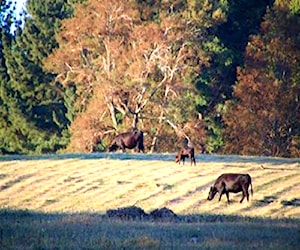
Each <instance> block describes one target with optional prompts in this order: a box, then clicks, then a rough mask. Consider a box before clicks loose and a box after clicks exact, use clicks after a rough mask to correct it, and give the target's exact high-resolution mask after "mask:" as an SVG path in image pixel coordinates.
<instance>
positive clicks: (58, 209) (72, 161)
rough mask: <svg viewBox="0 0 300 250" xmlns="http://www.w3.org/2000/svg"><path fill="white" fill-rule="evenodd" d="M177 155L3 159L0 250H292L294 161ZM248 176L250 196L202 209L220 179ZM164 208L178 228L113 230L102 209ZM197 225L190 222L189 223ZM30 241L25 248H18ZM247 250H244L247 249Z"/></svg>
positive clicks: (297, 200) (297, 237)
mask: <svg viewBox="0 0 300 250" xmlns="http://www.w3.org/2000/svg"><path fill="white" fill-rule="evenodd" d="M174 157H175V156H174V154H165V155H147V154H144V155H137V154H129V153H128V154H118V153H115V154H89V155H50V156H37V157H34V156H31V157H29V156H27V157H21V156H15V157H2V158H0V209H1V210H0V223H1V224H0V248H2V247H4V248H3V249H53V248H55V249H182V248H183V247H185V248H191V249H242V248H245V246H248V247H246V249H247V248H252V249H283V248H284V249H298V247H299V243H300V226H299V223H300V165H299V159H282V158H259V157H239V156H218V155H197V157H196V161H197V166H191V165H190V163H189V162H186V164H185V165H184V166H183V165H178V164H175V162H174ZM226 172H227V173H228V172H238V173H249V174H250V175H251V177H252V182H253V189H254V196H253V197H250V202H249V203H248V202H247V201H244V203H243V204H240V203H239V200H240V198H241V193H240V194H231V195H230V199H231V201H232V202H231V204H229V205H228V204H227V202H226V197H225V196H224V197H222V200H221V202H218V201H217V197H216V198H215V200H213V201H208V200H207V195H208V191H209V187H210V186H211V185H212V183H213V182H214V180H215V179H216V178H217V177H218V176H219V175H220V174H221V173H226ZM132 205H135V206H138V207H140V208H142V209H143V210H144V211H145V212H150V211H152V210H154V209H157V208H162V207H167V208H169V209H171V210H172V211H173V212H175V213H176V214H177V215H180V216H181V217H182V218H183V221H182V222H180V223H171V222H168V223H167V222H151V221H118V220H111V219H107V218H105V217H103V215H104V214H105V213H106V211H107V210H108V209H115V208H119V207H127V206H132ZM191 218H193V219H191ZM24 239H26V240H24ZM245 244H246V245H245Z"/></svg>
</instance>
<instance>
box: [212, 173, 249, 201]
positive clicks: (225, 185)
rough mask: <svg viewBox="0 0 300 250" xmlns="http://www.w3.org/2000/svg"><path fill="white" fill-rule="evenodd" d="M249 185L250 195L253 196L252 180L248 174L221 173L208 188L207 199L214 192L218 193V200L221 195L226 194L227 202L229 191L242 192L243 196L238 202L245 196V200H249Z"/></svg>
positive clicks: (213, 195) (213, 194)
mask: <svg viewBox="0 0 300 250" xmlns="http://www.w3.org/2000/svg"><path fill="white" fill-rule="evenodd" d="M249 186H251V195H252V196H253V189H252V182H251V177H250V175H249V174H222V175H220V176H219V177H218V179H217V180H216V181H215V184H214V185H213V186H212V187H211V188H210V191H209V194H208V198H207V199H208V200H212V199H213V198H214V197H215V195H216V193H219V194H220V197H219V201H220V200H221V197H222V195H223V194H226V197H227V202H228V203H229V193H239V192H243V197H242V199H241V201H240V203H242V202H243V200H244V198H245V197H247V201H249V192H248V188H249Z"/></svg>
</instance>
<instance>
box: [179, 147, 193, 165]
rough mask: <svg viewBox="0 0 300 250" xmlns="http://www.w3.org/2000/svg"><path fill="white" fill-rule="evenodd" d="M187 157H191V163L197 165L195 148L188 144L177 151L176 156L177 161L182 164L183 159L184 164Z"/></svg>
mask: <svg viewBox="0 0 300 250" xmlns="http://www.w3.org/2000/svg"><path fill="white" fill-rule="evenodd" d="M185 158H190V159H191V165H193V163H194V165H195V166H196V160H195V149H194V148H193V147H188V146H186V147H184V148H182V149H180V151H179V152H178V153H177V155H176V157H175V162H176V163H179V164H180V162H181V161H182V163H183V164H184V162H185Z"/></svg>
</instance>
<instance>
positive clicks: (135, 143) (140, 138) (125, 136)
mask: <svg viewBox="0 0 300 250" xmlns="http://www.w3.org/2000/svg"><path fill="white" fill-rule="evenodd" d="M135 147H137V148H138V152H141V151H142V152H144V149H145V148H144V135H143V132H142V131H140V130H133V131H130V132H124V133H121V134H118V135H117V136H116V138H115V139H114V140H113V141H112V143H111V144H110V146H109V148H108V151H109V152H112V151H116V150H117V149H121V150H122V151H123V152H125V149H126V148H128V149H133V148H135Z"/></svg>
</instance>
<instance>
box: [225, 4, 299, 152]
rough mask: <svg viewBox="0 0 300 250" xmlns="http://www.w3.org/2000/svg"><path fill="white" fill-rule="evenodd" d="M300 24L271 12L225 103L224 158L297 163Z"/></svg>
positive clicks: (278, 9)
mask: <svg viewBox="0 0 300 250" xmlns="http://www.w3.org/2000/svg"><path fill="white" fill-rule="evenodd" d="M299 27H300V23H299V18H296V17H294V16H291V15H289V12H288V9H287V8H286V6H279V5H276V6H275V10H274V12H271V11H268V13H267V14H266V17H265V20H264V22H263V23H262V26H261V35H257V36H252V38H251V40H250V42H249V44H248V46H247V48H246V55H245V56H246V58H245V67H244V68H240V69H239V70H238V74H237V75H238V78H237V84H236V86H235V88H234V96H235V100H234V101H229V102H228V103H227V112H226V114H225V115H224V120H225V123H226V130H225V140H226V146H225V148H224V151H225V152H226V153H235V154H246V155H272V156H296V157H299V149H300V148H299V144H300V143H299V139H300V138H299V127H300V126H299V125H300V123H299V121H300V112H299V108H300V104H299V93H300V84H299V80H300V77H299V69H300V68H299V59H300V47H299V44H300V40H299V35H297V34H299V32H300V29H299Z"/></svg>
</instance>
